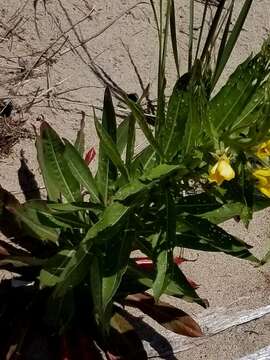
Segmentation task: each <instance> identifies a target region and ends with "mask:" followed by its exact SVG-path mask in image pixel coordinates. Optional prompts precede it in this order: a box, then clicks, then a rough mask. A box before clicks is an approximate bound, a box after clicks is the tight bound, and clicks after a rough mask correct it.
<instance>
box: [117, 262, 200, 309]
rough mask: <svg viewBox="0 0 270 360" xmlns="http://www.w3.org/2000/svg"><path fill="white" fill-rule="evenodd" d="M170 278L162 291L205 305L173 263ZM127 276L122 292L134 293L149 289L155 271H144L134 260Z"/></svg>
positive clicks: (130, 264)
mask: <svg viewBox="0 0 270 360" xmlns="http://www.w3.org/2000/svg"><path fill="white" fill-rule="evenodd" d="M171 274H172V275H171V279H170V281H169V283H168V286H167V288H166V289H165V291H164V293H165V294H167V295H171V296H175V297H178V298H180V299H183V300H186V301H188V302H196V303H197V304H199V305H201V306H203V307H206V306H207V305H206V301H205V300H203V299H201V298H200V297H199V296H198V295H197V293H196V291H195V289H193V287H192V285H191V284H190V283H189V281H188V279H187V278H186V277H185V275H184V274H183V272H182V271H181V270H180V269H179V267H178V266H177V265H176V264H173V269H172V273H171ZM126 275H127V278H126V281H125V284H121V290H122V292H123V293H126V294H127V293H135V292H142V291H146V290H147V289H151V288H152V286H153V281H154V279H155V276H156V273H155V271H148V270H147V271H145V270H142V269H140V268H138V266H137V265H136V262H133V261H130V263H129V267H128V271H127V273H126Z"/></svg>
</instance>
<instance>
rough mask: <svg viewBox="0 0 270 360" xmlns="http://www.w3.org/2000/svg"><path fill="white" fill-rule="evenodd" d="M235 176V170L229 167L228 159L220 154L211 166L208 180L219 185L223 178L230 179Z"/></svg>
mask: <svg viewBox="0 0 270 360" xmlns="http://www.w3.org/2000/svg"><path fill="white" fill-rule="evenodd" d="M234 177H235V172H234V170H233V168H232V167H231V164H230V160H229V159H228V158H227V156H226V155H222V156H221V157H220V158H219V160H218V162H217V163H216V164H215V165H214V166H213V167H212V168H211V170H210V173H209V177H208V180H209V181H210V182H216V183H217V184H218V185H221V184H222V183H223V181H224V180H227V181H230V180H232V179H233V178H234Z"/></svg>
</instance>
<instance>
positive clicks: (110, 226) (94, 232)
mask: <svg viewBox="0 0 270 360" xmlns="http://www.w3.org/2000/svg"><path fill="white" fill-rule="evenodd" d="M128 211H129V208H128V207H126V206H124V205H122V204H120V203H113V204H111V205H110V206H108V207H107V208H106V209H105V211H104V213H103V216H101V218H100V220H99V221H98V222H97V223H96V224H94V225H93V226H92V227H91V228H90V229H89V230H88V232H87V234H86V235H85V237H84V239H83V240H82V241H81V242H80V245H79V247H78V250H76V252H75V254H74V255H73V256H72V258H71V259H70V260H69V262H68V263H67V264H66V266H65V269H64V271H63V272H62V274H61V276H60V282H59V284H58V285H57V287H56V290H55V296H61V294H63V293H65V292H66V291H68V289H70V288H72V287H74V286H76V285H78V284H79V283H80V282H81V281H82V280H83V279H84V277H85V276H86V274H87V272H88V271H89V264H90V263H91V262H92V256H93V254H92V246H93V245H94V243H95V242H97V243H98V242H99V241H101V242H105V241H106V239H109V238H113V236H114V235H115V234H116V233H117V232H118V231H119V227H120V226H121V224H122V223H123V221H124V219H126V217H127V215H128Z"/></svg>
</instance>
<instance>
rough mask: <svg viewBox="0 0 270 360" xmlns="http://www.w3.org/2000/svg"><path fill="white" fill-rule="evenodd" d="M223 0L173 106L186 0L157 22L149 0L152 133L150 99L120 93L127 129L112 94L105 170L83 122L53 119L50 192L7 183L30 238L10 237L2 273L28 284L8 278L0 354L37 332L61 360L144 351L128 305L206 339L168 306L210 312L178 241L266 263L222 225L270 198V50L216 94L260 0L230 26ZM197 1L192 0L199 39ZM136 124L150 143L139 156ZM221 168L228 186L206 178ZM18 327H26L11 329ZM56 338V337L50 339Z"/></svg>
mask: <svg viewBox="0 0 270 360" xmlns="http://www.w3.org/2000/svg"><path fill="white" fill-rule="evenodd" d="M224 3H225V1H220V3H219V4H220V5H219V4H218V5H217V13H216V15H215V17H214V19H213V23H212V25H211V27H210V30H209V36H208V37H207V39H206V42H205V45H204V47H203V50H202V54H201V56H200V57H198V56H197V55H196V57H195V59H194V56H193V43H192V41H193V36H191V40H190V50H189V51H190V61H189V69H188V72H187V73H186V74H184V75H182V76H181V77H179V78H178V79H177V82H176V84H175V86H174V89H173V91H172V94H171V96H170V97H169V101H168V102H166V101H165V84H166V81H165V60H166V56H165V55H166V47H167V42H168V36H169V35H168V33H169V27H170V26H171V35H172V36H171V38H172V40H173V50H174V56H175V60H176V66H177V69H178V74H180V69H179V66H178V61H177V56H178V55H177V54H178V51H177V47H176V43H175V33H176V32H175V28H174V24H175V17H174V2H173V1H168V2H167V8H166V14H167V16H166V19H165V24H163V22H162V19H163V17H162V14H163V1H160V13H161V15H160V19H159V20H158V16H157V11H156V8H155V5H154V2H152V1H151V5H152V8H153V10H154V15H155V19H156V22H157V27H158V31H159V39H160V57H159V83H158V102H157V106H156V107H155V113H154V119H155V121H154V129H153V128H151V127H150V126H149V124H148V122H147V118H146V114H145V113H144V110H143V107H142V103H141V100H143V96H142V97H141V99H140V100H137V99H134V101H133V100H132V99H130V97H128V96H127V95H126V94H125V93H123V92H122V91H120V89H118V95H120V96H121V97H122V100H123V101H125V103H126V105H127V106H128V107H129V109H130V114H129V115H128V116H127V118H126V119H124V121H122V122H121V123H120V124H118V122H117V121H116V115H115V111H114V106H113V102H112V97H111V92H110V90H109V88H107V89H106V91H105V96H104V106H103V114H102V119H101V121H99V119H98V118H97V117H96V115H95V114H94V122H95V126H96V131H97V135H98V137H99V140H100V142H99V153H98V168H97V172H96V174H93V173H92V172H91V170H90V168H89V166H88V163H89V162H90V161H91V159H92V158H93V156H94V155H93V151H91V152H90V153H88V154H87V156H86V159H84V131H83V128H84V122H83V121H82V124H81V129H80V131H79V132H78V135H77V138H76V141H75V142H74V144H71V143H70V142H69V141H68V140H66V139H61V138H60V137H59V135H58V134H57V133H56V132H55V131H54V130H53V129H52V128H51V127H50V126H49V124H48V123H46V122H43V123H42V125H41V128H40V135H39V136H38V137H37V141H36V148H37V155H38V161H39V166H40V169H41V172H42V176H43V180H44V184H45V186H46V190H47V200H36V199H34V200H29V201H27V202H26V203H24V204H20V203H19V202H18V201H17V200H16V199H15V198H14V197H13V196H12V195H11V194H10V193H9V192H8V191H6V190H4V189H2V188H1V190H0V215H1V227H2V228H3V231H5V233H6V235H8V236H9V237H10V236H11V235H12V236H13V239H14V240H13V242H14V244H17V245H20V246H19V247H18V246H14V245H12V244H9V245H8V244H2V245H3V246H2V247H1V248H0V251H1V253H0V254H1V255H0V256H1V259H0V267H1V268H2V269H8V270H12V271H14V272H16V273H17V274H19V275H20V281H23V284H24V286H21V287H17V288H13V287H12V286H11V285H10V283H8V284H5V286H4V285H1V286H0V289H1V292H2V296H1V304H0V306H1V315H0V316H1V322H0V324H1V325H0V332H1V339H3V344H5V346H4V347H3V350H2V349H1V350H2V354H1V355H2V356H6V353H7V352H8V351H12V349H14V347H13V348H12V347H11V348H10V346H11V345H13V344H16V346H15V350H14V351H16V352H20V353H22V354H26V352H27V351H29V342H30V339H31V340H32V335H33V334H38V340H37V341H38V342H42V341H43V342H44V341H47V342H48V344H49V345H48V346H47V349H48V351H49V352H51V353H53V354H54V356H55V357H56V358H61V356H62V357H63V354H64V356H65V357H66V358H68V359H69V358H70V359H71V358H74V359H75V358H76V359H77V358H84V357H83V356H85V358H89V359H90V358H99V353H98V351H97V348H96V345H97V344H98V346H99V347H100V348H102V349H103V350H104V351H105V353H106V356H107V358H109V359H112V358H114V356H119V357H120V358H123V359H135V358H136V359H137V358H138V356H141V357H142V358H146V357H147V356H146V353H145V351H144V349H143V346H142V343H141V341H140V339H139V337H138V336H137V334H136V332H135V329H134V327H133V325H132V323H130V322H129V320H128V318H126V317H125V311H124V309H123V306H124V305H129V306H133V307H137V308H139V309H141V310H142V311H143V312H144V313H146V314H148V315H150V316H151V317H152V318H153V319H155V320H156V321H158V322H159V323H161V324H162V325H163V326H165V327H166V328H167V329H169V330H172V331H174V332H176V333H179V334H182V335H187V336H201V335H202V333H201V329H200V328H199V326H198V324H197V323H196V322H195V321H194V320H193V319H191V318H190V317H189V316H188V315H187V314H185V313H184V312H182V311H181V310H179V309H176V308H173V307H172V306H170V305H168V304H166V303H164V302H162V301H160V296H161V295H162V294H167V295H171V296H175V297H178V298H181V299H183V300H186V301H190V302H196V303H198V304H199V305H202V306H207V302H206V301H205V300H204V299H201V298H200V297H199V296H198V294H197V292H196V289H195V287H196V286H195V284H194V283H193V282H191V281H190V280H188V279H187V278H186V276H185V275H184V273H183V272H182V270H181V268H180V267H179V266H178V262H179V261H177V260H176V259H175V258H174V256H173V254H174V249H175V248H176V247H183V248H190V249H195V250H202V251H213V252H223V253H225V254H228V255H231V256H234V257H237V258H240V259H246V260H249V261H252V262H255V263H259V260H258V259H256V257H255V256H254V255H253V254H252V253H251V251H250V250H251V246H249V245H248V244H246V243H245V242H244V241H242V240H240V239H238V238H236V237H234V236H232V235H231V234H228V233H227V232H226V231H224V230H223V229H222V228H221V227H219V226H218V224H219V223H220V222H223V221H225V220H227V219H230V218H233V217H240V218H241V219H242V220H243V221H244V222H245V224H246V225H248V222H249V220H250V219H251V216H252V213H253V212H254V211H255V210H257V209H261V208H263V207H266V206H269V200H268V199H267V198H266V197H263V195H261V194H260V193H259V192H258V191H257V189H256V186H255V181H254V179H253V177H252V169H253V168H254V167H257V166H267V161H268V160H265V159H263V160H262V159H260V158H259V157H258V156H257V155H256V147H257V146H258V145H259V143H260V142H261V141H263V140H265V139H267V137H269V127H270V126H269V116H270V111H269V73H270V64H269V46H268V44H267V43H266V44H265V45H264V47H263V48H262V50H261V51H260V52H259V53H258V54H257V55H255V56H254V57H250V58H248V59H247V60H246V61H245V62H244V63H243V64H242V65H240V66H239V67H238V68H237V69H236V71H235V72H234V73H233V74H232V76H231V77H230V79H229V81H228V82H227V83H226V84H225V86H224V87H223V88H222V89H221V90H220V91H219V92H218V93H217V95H215V96H214V97H213V96H212V95H211V94H212V92H213V89H214V87H215V84H216V82H217V80H218V78H219V77H220V74H221V73H222V71H223V69H224V66H225V64H226V61H227V60H228V58H229V55H230V53H231V50H232V48H233V46H234V44H235V41H236V39H237V37H238V35H239V32H240V29H241V27H242V25H243V20H244V18H245V17H246V14H247V11H248V9H249V7H250V4H251V1H246V2H245V4H244V5H243V8H242V12H241V14H240V15H239V18H238V20H237V21H236V24H235V26H234V28H233V31H231V32H230V31H229V30H230V21H229V20H230V17H231V12H232V9H233V4H234V2H233V1H232V2H230V3H231V6H229V8H227V10H226V9H225V10H224V8H223V6H224ZM206 5H207V2H206ZM193 6H194V2H193V1H191V12H190V13H191V18H190V23H191V27H190V32H191V33H192V29H193V15H192V14H193ZM228 9H229V10H228ZM205 11H207V7H206V8H205ZM223 11H226V14H227V15H226V16H227V25H226V27H225V29H224V32H223V36H222V42H221V44H220V49H219V56H218V61H217V63H216V66H215V68H214V71H213V72H212V71H211V68H212V66H211V64H210V60H209V59H210V58H211V56H210V54H211V49H212V47H213V46H212V45H213V41H214V40H213V39H215V38H216V37H215V34H216V32H217V29H218V24H219V22H220V19H221V15H220V13H222V12H223ZM222 23H223V24H224V21H223V22H222ZM225 24H226V21H225ZM219 31H221V30H219ZM198 53H199V50H198V51H197V54H198ZM136 100H137V101H136ZM136 125H138V126H139V127H140V128H141V130H142V132H143V133H144V135H145V137H146V139H147V140H148V144H147V146H146V147H145V148H144V149H143V150H142V151H140V152H139V153H136V151H135V142H136V135H137V134H136V130H135V127H136ZM260 148H261V147H260ZM213 160H214V161H213ZM212 162H213V163H214V162H216V164H215V165H214V164H213V165H214V166H213V167H212V168H210V169H212V170H211V181H212V182H213V183H216V185H213V184H211V183H209V181H208V177H209V175H208V172H209V165H210V164H211V163H212ZM210 166H211V165H210ZM228 170H229V174H228ZM134 250H140V252H142V253H143V254H144V256H145V262H144V263H142V262H141V261H140V260H141V258H140V259H136V258H134V257H133V256H131V253H132V252H133V251H134ZM146 265H147V266H146ZM25 282H26V283H27V284H28V286H25ZM148 290H151V294H152V295H149V294H148V292H147V291H148ZM19 296H20V297H21V298H22V300H23V301H22V302H21V304H22V306H23V307H26V311H25V312H23V311H21V310H22V308H21V307H20V306H19V307H18V312H14V314H13V316H11V314H12V310H13V309H14V298H15V297H16V298H17V297H19ZM7 299H8V301H7ZM2 324H5V328H4V327H3V326H2ZM7 328H8V329H14V328H16V329H17V330H18V331H16V332H13V336H10V333H11V331H7V330H6V329H7ZM48 333H49V334H51V335H52V336H51V338H48V337H46V336H45V335H44V334H48ZM135 344H136V345H135ZM134 345H135V346H134ZM134 349H136V352H135V351H134ZM56 354H58V355H56ZM59 354H61V355H59ZM50 356H51V355H50Z"/></svg>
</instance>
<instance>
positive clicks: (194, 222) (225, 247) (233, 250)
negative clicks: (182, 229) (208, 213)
mask: <svg viewBox="0 0 270 360" xmlns="http://www.w3.org/2000/svg"><path fill="white" fill-rule="evenodd" d="M183 221H184V223H185V224H186V225H188V226H189V229H190V231H191V232H192V233H193V234H195V235H196V236H197V237H198V238H199V239H200V241H201V242H202V243H203V244H209V245H210V246H211V247H213V248H215V249H217V250H219V251H222V252H225V253H227V254H230V255H233V256H236V257H239V258H243V259H247V260H251V261H255V262H257V261H258V260H257V259H256V257H255V256H254V255H252V254H251V253H250V251H249V250H248V249H250V246H249V245H247V244H246V243H245V242H244V241H242V240H240V239H238V238H236V237H235V236H233V235H231V234H229V233H227V232H226V231H225V230H223V229H222V228H220V227H219V226H217V225H215V224H213V223H211V222H210V221H208V220H206V219H202V218H200V217H198V216H192V215H187V216H183ZM184 235H185V234H184Z"/></svg>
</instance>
